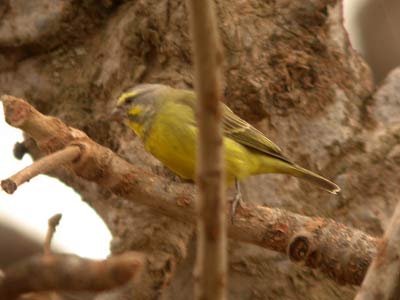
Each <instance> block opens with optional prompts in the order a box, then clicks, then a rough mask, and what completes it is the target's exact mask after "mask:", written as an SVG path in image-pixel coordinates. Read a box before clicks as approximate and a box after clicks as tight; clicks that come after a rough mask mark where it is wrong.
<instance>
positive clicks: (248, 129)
mask: <svg viewBox="0 0 400 300" xmlns="http://www.w3.org/2000/svg"><path fill="white" fill-rule="evenodd" d="M223 108H224V120H223V126H224V135H225V136H227V137H229V138H231V139H233V140H234V141H236V142H238V143H240V144H242V145H244V146H246V147H249V148H251V149H254V150H258V151H260V152H262V153H265V154H267V155H270V156H273V157H276V158H278V159H280V160H283V161H285V162H288V163H290V164H292V162H291V161H290V160H288V159H287V158H286V157H284V156H283V154H282V150H281V149H280V148H279V147H278V146H277V145H275V144H274V142H272V141H271V140H270V139H268V138H267V137H266V136H265V135H264V134H263V133H262V132H261V131H259V130H257V129H256V128H254V127H253V126H251V125H250V124H249V123H247V122H246V121H245V120H243V119H241V118H240V117H239V116H237V115H235V113H234V112H233V111H232V110H230V109H229V108H228V107H227V106H226V105H223Z"/></svg>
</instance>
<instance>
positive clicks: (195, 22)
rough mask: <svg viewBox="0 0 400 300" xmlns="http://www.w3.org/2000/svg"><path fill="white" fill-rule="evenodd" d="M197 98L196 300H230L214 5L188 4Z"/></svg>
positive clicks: (219, 61) (203, 2)
mask: <svg viewBox="0 0 400 300" xmlns="http://www.w3.org/2000/svg"><path fill="white" fill-rule="evenodd" d="M187 4H188V9H189V14H190V21H189V22H190V26H191V32H192V38H193V50H194V64H195V78H196V79H195V88H196V93H197V100H198V101H197V112H198V115H197V124H198V127H199V137H198V149H197V180H196V183H197V186H198V189H199V197H200V199H199V201H198V222H197V228H198V237H197V260H196V270H195V276H196V286H195V299H202V300H205V299H207V300H210V299H226V282H227V280H226V268H227V267H226V266H227V250H226V244H227V237H226V236H227V234H226V227H227V226H226V209H225V206H226V201H225V174H224V161H223V137H222V127H221V121H222V109H221V103H220V99H221V81H220V80H221V78H220V76H221V73H220V72H221V70H220V69H221V65H222V57H223V56H222V50H221V46H220V43H219V39H218V32H217V27H216V17H215V12H214V3H213V1H212V0H201V1H199V0H188V1H187Z"/></svg>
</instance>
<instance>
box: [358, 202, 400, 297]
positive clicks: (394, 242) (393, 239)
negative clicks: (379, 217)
mask: <svg viewBox="0 0 400 300" xmlns="http://www.w3.org/2000/svg"><path fill="white" fill-rule="evenodd" d="M399 274H400V202H399V203H398V204H397V206H396V210H395V212H394V214H393V216H392V218H391V220H390V223H389V225H388V227H387V229H386V231H385V234H384V236H383V239H382V241H381V242H380V244H379V247H378V253H377V254H376V256H375V258H374V260H373V261H372V263H371V265H370V267H369V269H368V272H367V275H366V276H365V278H364V281H363V283H362V285H361V289H360V291H359V292H358V294H357V296H356V298H355V300H375V299H380V300H392V299H400V282H399Z"/></svg>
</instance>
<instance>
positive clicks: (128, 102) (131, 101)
mask: <svg viewBox="0 0 400 300" xmlns="http://www.w3.org/2000/svg"><path fill="white" fill-rule="evenodd" d="M133 99H134V98H133V97H129V98H126V99H125V104H128V105H129V104H132V103H133Z"/></svg>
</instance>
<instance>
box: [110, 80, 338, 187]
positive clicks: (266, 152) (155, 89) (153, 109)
mask: <svg viewBox="0 0 400 300" xmlns="http://www.w3.org/2000/svg"><path fill="white" fill-rule="evenodd" d="M221 106H222V113H223V118H222V128H223V146H224V159H225V174H226V183H227V185H228V186H230V185H232V184H233V183H234V182H235V183H237V182H238V181H241V180H243V179H245V178H247V177H249V176H252V175H258V174H266V173H281V174H289V175H292V176H295V177H298V178H301V179H304V180H306V181H309V182H311V183H313V184H315V185H316V186H318V187H319V188H321V189H323V190H325V191H327V192H329V193H332V194H337V193H339V192H340V188H339V186H338V185H336V184H335V183H333V182H332V181H330V180H328V179H326V178H324V177H322V176H320V175H318V174H316V173H314V172H312V171H310V170H307V169H305V168H303V167H301V166H299V165H298V164H296V163H294V162H293V161H291V160H290V159H289V158H287V157H286V156H284V155H283V153H282V150H281V149H280V148H279V147H278V146H277V145H276V144H275V143H273V142H272V141H271V140H270V139H268V138H267V137H266V136H265V135H264V134H263V133H262V132H261V131H259V130H258V129H256V128H255V127H253V126H252V125H251V124H249V123H248V122H246V121H245V120H243V119H242V118H240V117H239V116H238V115H236V114H235V113H234V112H233V111H232V110H231V109H230V108H229V107H228V106H227V105H225V104H224V103H222V102H221ZM195 110H196V94H195V92H194V91H193V90H189V89H178V88H173V87H171V86H168V85H163V84H151V83H143V84H139V85H136V86H134V87H132V88H129V89H127V90H126V91H125V92H123V93H122V94H121V95H120V96H119V97H118V99H117V101H116V105H115V108H114V112H113V114H114V115H119V117H120V118H122V119H123V120H124V122H125V123H126V124H127V126H128V127H129V128H130V129H131V130H133V131H134V133H135V134H136V135H137V136H138V137H139V139H140V140H141V142H142V143H143V145H144V148H145V150H146V151H147V152H149V153H150V154H152V155H153V156H154V157H155V158H157V159H158V160H159V161H160V162H161V163H162V164H163V165H165V166H166V167H167V168H169V169H170V170H171V171H172V172H173V173H175V174H177V175H178V176H179V177H181V178H182V179H185V180H193V181H195V179H196V171H195V170H196V148H197V147H196V144H197V134H198V127H197V124H196V117H195V115H196V112H195ZM237 186H238V185H237Z"/></svg>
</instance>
